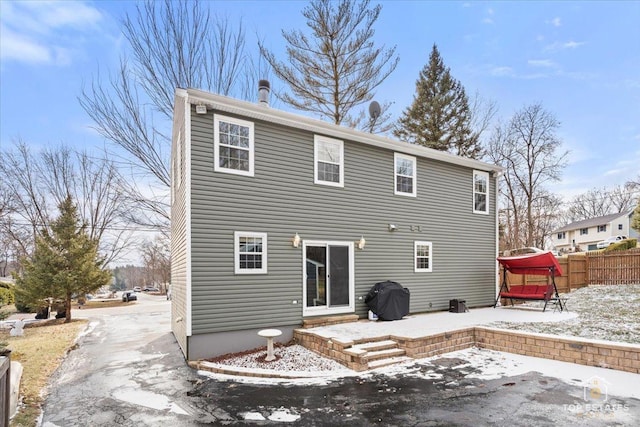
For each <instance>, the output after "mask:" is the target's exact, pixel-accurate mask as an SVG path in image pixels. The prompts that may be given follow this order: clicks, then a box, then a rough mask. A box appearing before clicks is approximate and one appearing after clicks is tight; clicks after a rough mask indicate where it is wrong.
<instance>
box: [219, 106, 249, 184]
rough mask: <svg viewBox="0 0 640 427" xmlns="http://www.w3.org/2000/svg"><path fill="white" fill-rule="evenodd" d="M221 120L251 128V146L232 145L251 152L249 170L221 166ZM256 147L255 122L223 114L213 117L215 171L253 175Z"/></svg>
mask: <svg viewBox="0 0 640 427" xmlns="http://www.w3.org/2000/svg"><path fill="white" fill-rule="evenodd" d="M220 122H226V123H231V124H234V125H238V126H243V127H248V128H249V147H248V148H244V147H237V146H232V147H233V148H236V149H241V150H247V151H248V152H249V170H248V171H244V170H238V169H232V168H224V167H222V166H220ZM254 148H255V137H254V128H253V122H249V121H246V120H240V119H236V118H233V117H227V116H221V115H219V114H216V115H215V116H214V117H213V168H214V169H213V170H214V171H216V172H225V173H231V174H235V175H244V176H253V173H254V170H253V163H254Z"/></svg>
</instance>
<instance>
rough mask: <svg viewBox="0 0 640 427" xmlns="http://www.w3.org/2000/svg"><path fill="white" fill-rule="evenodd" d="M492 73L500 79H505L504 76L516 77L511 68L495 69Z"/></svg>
mask: <svg viewBox="0 0 640 427" xmlns="http://www.w3.org/2000/svg"><path fill="white" fill-rule="evenodd" d="M490 72H491V75H493V76H498V77H504V76H509V77H512V76H514V75H515V73H514V71H513V68H511V67H494V68H492V69H491V70H490Z"/></svg>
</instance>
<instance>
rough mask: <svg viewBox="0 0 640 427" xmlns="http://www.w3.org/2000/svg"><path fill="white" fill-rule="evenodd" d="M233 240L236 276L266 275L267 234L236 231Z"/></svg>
mask: <svg viewBox="0 0 640 427" xmlns="http://www.w3.org/2000/svg"><path fill="white" fill-rule="evenodd" d="M233 240H234V258H235V272H236V274H265V273H266V272H267V234H266V233H253V232H243V231H236V232H235V233H233Z"/></svg>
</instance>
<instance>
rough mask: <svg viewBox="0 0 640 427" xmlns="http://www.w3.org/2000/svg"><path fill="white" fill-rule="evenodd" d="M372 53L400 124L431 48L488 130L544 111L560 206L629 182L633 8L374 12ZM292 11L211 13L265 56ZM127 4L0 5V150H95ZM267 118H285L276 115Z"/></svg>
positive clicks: (633, 145) (637, 19) (637, 55)
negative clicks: (494, 123) (89, 88)
mask: <svg viewBox="0 0 640 427" xmlns="http://www.w3.org/2000/svg"><path fill="white" fill-rule="evenodd" d="M380 3H381V4H382V5H383V10H382V13H381V15H380V18H379V20H378V22H377V23H376V25H375V30H376V35H375V38H376V41H377V43H379V44H384V45H386V46H387V47H391V46H396V48H397V53H398V55H399V56H400V63H399V65H398V68H397V69H396V71H395V72H394V73H393V74H392V75H391V77H390V78H389V79H387V80H386V81H385V82H384V83H383V84H382V85H381V86H380V87H379V89H378V91H377V93H376V99H377V100H379V101H390V102H393V103H394V104H393V107H392V113H393V114H394V117H396V118H397V117H398V116H399V115H400V113H401V112H402V110H403V109H404V108H406V107H407V106H408V105H409V104H410V103H411V101H412V98H413V95H414V93H415V81H416V78H417V77H418V73H419V71H420V70H421V68H422V67H423V66H424V64H425V63H426V62H427V60H428V55H429V53H430V51H431V47H432V45H433V44H434V43H435V44H437V46H438V48H439V50H440V53H441V55H442V57H443V59H444V62H445V64H446V65H447V66H449V67H450V69H451V73H452V75H453V76H454V77H455V78H456V79H458V80H460V81H461V82H462V84H463V85H464V86H465V88H466V90H467V92H468V93H469V94H473V93H475V92H478V93H479V94H480V95H481V96H482V97H483V98H486V99H491V100H493V101H495V102H496V104H497V106H498V108H499V111H498V117H499V118H502V119H504V120H507V119H508V118H509V117H510V116H511V115H512V114H513V113H514V112H515V111H516V110H518V109H520V108H522V107H524V106H526V105H530V104H533V103H541V104H542V105H543V106H544V107H545V109H547V110H548V111H550V112H551V113H553V114H554V115H555V116H556V118H557V119H558V120H559V121H560V122H561V127H560V130H559V132H558V136H559V137H560V138H561V140H562V141H563V143H564V145H563V148H564V149H565V150H569V151H570V157H569V159H570V164H569V166H568V167H567V168H566V170H565V171H564V175H563V179H562V181H561V182H560V183H558V184H557V185H555V186H554V187H553V188H552V191H555V192H558V193H560V194H562V195H564V196H565V197H570V196H573V195H575V194H578V193H581V192H584V191H587V190H589V189H592V188H594V187H599V188H601V187H603V186H609V187H610V186H613V185H618V184H620V185H622V184H624V183H625V182H626V181H628V180H630V179H632V178H636V177H637V176H638V174H640V2H638V1H635V2H632V1H622V2H615V1H610V2H595V1H576V2H571V1H561V2H551V1H548V2H533V1H522V2H502V1H501V2H475V1H474V2H434V1H430V2H426V1H383V2H380ZM306 4H307V3H306V2H301V1H278V2H275V1H272V2H266V1H265V2H259V1H236V2H232V1H211V2H209V6H210V7H211V8H212V10H215V12H216V13H218V14H219V15H220V16H223V17H227V18H229V20H230V21H231V22H236V21H237V20H239V19H240V18H242V19H243V23H244V25H245V28H246V36H247V45H248V46H250V47H251V46H254V45H255V40H256V35H258V36H259V37H260V38H261V39H263V40H264V42H265V44H266V45H267V46H269V47H270V48H271V49H272V50H274V51H276V52H281V51H282V50H283V48H284V43H283V39H282V36H281V31H280V30H281V29H287V30H288V29H304V28H306V25H305V21H304V18H303V17H302V15H301V13H300V11H301V10H302V9H303V8H304V6H305V5H306ZM134 8H135V3H133V2H128V1H112V2H108V1H95V2H90V1H87V2H81V1H74V2H72V1H63V2H36V1H25V2H13V1H6V0H4V1H2V2H0V20H1V33H0V149H3V150H4V149H7V148H9V147H11V144H12V141H15V140H16V139H18V138H20V139H22V140H24V141H26V142H27V143H29V144H31V145H33V146H34V147H41V146H46V145H51V144H53V145H55V144H59V143H65V144H68V145H75V146H80V147H96V148H102V147H103V146H104V144H105V141H104V140H103V139H102V138H101V137H100V136H99V135H98V134H97V133H96V132H95V131H94V130H92V129H91V126H92V123H91V120H90V119H89V117H88V116H87V115H86V114H85V112H84V111H83V110H82V108H81V107H80V105H79V103H78V101H77V97H78V95H79V93H80V90H81V87H82V85H83V83H84V84H90V82H91V80H92V79H93V78H94V77H95V76H96V75H97V73H98V71H100V75H101V76H102V78H104V79H106V78H107V76H108V73H109V72H110V71H114V70H115V69H116V67H117V64H118V60H119V57H120V55H122V54H123V53H125V52H126V50H125V49H126V42H125V40H124V38H123V36H122V35H121V33H120V25H119V20H120V18H121V17H122V16H123V15H124V13H126V12H133V11H134ZM276 107H279V108H283V107H284V106H282V105H276Z"/></svg>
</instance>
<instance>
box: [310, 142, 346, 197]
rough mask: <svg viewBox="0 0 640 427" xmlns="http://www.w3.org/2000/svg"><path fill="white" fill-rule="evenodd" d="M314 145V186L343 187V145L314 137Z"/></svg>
mask: <svg viewBox="0 0 640 427" xmlns="http://www.w3.org/2000/svg"><path fill="white" fill-rule="evenodd" d="M313 145H314V158H315V164H314V181H313V182H315V183H316V184H324V185H333V186H336V187H344V143H343V142H342V141H340V140H337V139H331V138H327V137H325V136H319V135H316V136H315V137H314V139H313Z"/></svg>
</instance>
